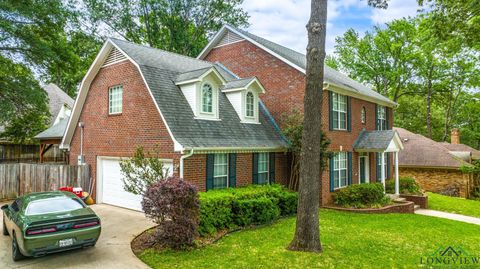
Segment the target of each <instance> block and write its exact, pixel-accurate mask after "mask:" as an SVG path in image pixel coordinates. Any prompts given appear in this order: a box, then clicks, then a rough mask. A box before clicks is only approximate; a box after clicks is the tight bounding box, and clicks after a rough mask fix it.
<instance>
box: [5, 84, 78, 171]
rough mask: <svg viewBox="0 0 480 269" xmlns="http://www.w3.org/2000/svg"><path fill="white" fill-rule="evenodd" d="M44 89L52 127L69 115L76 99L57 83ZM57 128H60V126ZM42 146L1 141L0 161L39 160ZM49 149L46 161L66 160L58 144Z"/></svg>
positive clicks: (45, 155) (45, 154)
mask: <svg viewBox="0 0 480 269" xmlns="http://www.w3.org/2000/svg"><path fill="white" fill-rule="evenodd" d="M43 90H44V91H45V92H46V93H47V98H48V106H49V111H50V115H51V118H50V128H53V126H55V125H57V124H58V123H59V122H60V121H61V119H64V118H66V117H68V116H69V114H70V112H69V111H70V110H71V108H72V107H73V103H74V100H73V99H72V98H71V97H70V96H68V94H66V93H65V92H64V91H62V90H61V89H60V88H59V87H58V86H57V85H55V84H48V85H46V86H45V87H43ZM50 128H49V129H50ZM55 128H58V126H56V127H55ZM49 129H47V130H46V131H45V132H47V131H48V130H49ZM2 130H3V127H2V126H0V132H2ZM42 134H43V132H42ZM62 136H63V133H62V134H61V135H60V137H59V138H60V139H61V137H62ZM57 139H58V137H57ZM41 148H42V145H37V144H33V143H32V144H16V143H12V142H10V141H0V162H38V161H39V160H41V159H42V157H40V156H41V155H42V154H40V155H39V152H41ZM48 149H49V150H48V151H45V152H44V153H43V157H44V159H45V160H46V161H51V162H52V161H53V162H62V161H65V155H64V153H63V152H62V151H61V150H59V148H58V145H57V146H54V147H49V148H48Z"/></svg>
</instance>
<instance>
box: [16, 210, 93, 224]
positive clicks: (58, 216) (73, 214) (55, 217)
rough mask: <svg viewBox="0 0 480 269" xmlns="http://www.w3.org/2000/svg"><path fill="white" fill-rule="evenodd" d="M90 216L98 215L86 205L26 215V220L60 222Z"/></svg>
mask: <svg viewBox="0 0 480 269" xmlns="http://www.w3.org/2000/svg"><path fill="white" fill-rule="evenodd" d="M89 217H97V215H96V214H95V212H93V210H92V209H91V208H89V207H85V208H81V209H77V210H72V211H66V212H59V213H49V214H41V215H30V216H25V220H26V222H27V223H28V224H40V223H48V222H59V221H65V220H73V219H82V218H89Z"/></svg>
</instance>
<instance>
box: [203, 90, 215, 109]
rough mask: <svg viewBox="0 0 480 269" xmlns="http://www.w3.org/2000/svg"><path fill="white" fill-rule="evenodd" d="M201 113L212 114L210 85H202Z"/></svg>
mask: <svg viewBox="0 0 480 269" xmlns="http://www.w3.org/2000/svg"><path fill="white" fill-rule="evenodd" d="M202 112H204V113H212V112H213V89H212V86H210V84H203V87H202Z"/></svg>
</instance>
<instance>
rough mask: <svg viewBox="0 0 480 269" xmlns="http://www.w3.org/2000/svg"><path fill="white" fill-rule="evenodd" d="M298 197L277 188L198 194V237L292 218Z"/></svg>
mask: <svg viewBox="0 0 480 269" xmlns="http://www.w3.org/2000/svg"><path fill="white" fill-rule="evenodd" d="M297 200H298V194H297V193H296V192H291V191H289V190H287V189H285V188H284V187H282V186H280V185H276V184H274V185H251V186H247V187H240V188H229V189H223V190H212V191H208V192H202V193H200V226H199V229H198V230H199V233H200V235H202V236H204V235H208V234H212V233H215V232H216V231H218V230H221V229H231V228H235V227H245V226H249V225H251V224H262V223H268V222H271V221H273V220H275V219H277V218H278V217H279V216H287V215H292V214H295V213H296V211H297Z"/></svg>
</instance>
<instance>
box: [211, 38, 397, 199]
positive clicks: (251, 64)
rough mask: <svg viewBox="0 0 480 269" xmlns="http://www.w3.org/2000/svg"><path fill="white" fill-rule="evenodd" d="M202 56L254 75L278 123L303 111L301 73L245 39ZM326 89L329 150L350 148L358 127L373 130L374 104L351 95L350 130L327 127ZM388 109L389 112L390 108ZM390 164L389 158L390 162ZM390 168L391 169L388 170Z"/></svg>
mask: <svg viewBox="0 0 480 269" xmlns="http://www.w3.org/2000/svg"><path fill="white" fill-rule="evenodd" d="M205 60H207V61H211V62H217V61H218V62H220V63H222V64H223V65H225V66H226V67H227V68H229V69H230V70H232V71H233V72H234V73H236V74H237V75H239V76H240V77H248V76H256V77H257V78H258V79H259V80H260V82H261V83H262V84H263V86H264V87H265V91H266V93H265V94H263V95H261V96H260V98H261V99H262V101H263V102H264V103H265V105H266V106H267V108H268V110H269V111H270V113H271V114H272V116H273V117H274V118H275V120H276V121H277V122H278V123H279V125H280V126H282V115H285V114H288V113H291V112H292V111H293V110H297V111H300V112H303V98H304V89H305V75H304V74H303V73H301V72H300V71H298V70H297V69H295V68H293V67H291V66H289V65H287V64H286V63H284V62H283V61H281V60H279V59H278V58H276V57H274V56H272V55H271V54H269V53H268V52H266V51H264V50H263V49H261V48H259V47H257V46H255V45H254V44H252V43H250V42H248V41H241V42H236V43H233V44H230V45H226V46H221V47H218V48H214V49H212V50H211V51H210V53H209V54H208V55H207V56H206V58H205ZM362 107H365V109H366V123H365V124H362V123H361V118H360V113H361V109H362ZM328 110H329V105H328V91H324V94H323V113H322V117H323V124H324V126H323V129H324V130H325V131H326V134H327V136H328V137H329V138H330V139H331V145H330V147H329V150H331V151H339V150H340V146H341V147H342V150H343V151H353V149H352V146H353V143H354V142H355V140H356V139H357V137H358V134H359V133H360V131H361V130H362V129H363V128H365V129H367V130H375V113H376V111H375V104H374V103H371V102H368V101H364V100H360V99H356V98H353V97H352V98H351V111H352V117H351V118H352V119H351V121H352V131H351V132H348V131H329V128H328V123H329V120H328V112H329V111H328ZM390 112H392V111H391V110H390ZM389 115H390V121H389V122H390V125H392V123H393V113H389ZM352 159H353V160H352V166H353V172H352V176H353V182H354V183H358V153H356V152H354V153H353V158H352ZM391 163H392V164H393V161H392V162H391ZM375 171H376V170H375V155H374V154H370V181H371V182H372V181H374V179H375V178H376V175H375ZM391 171H393V169H392V170H391ZM328 175H329V174H328V170H327V171H326V173H325V174H324V175H323V177H322V178H323V184H322V186H323V191H322V192H323V193H322V201H323V202H322V203H323V204H325V203H328V202H331V194H330V191H329V190H330V187H329V185H330V183H329V180H328V179H329V176H328Z"/></svg>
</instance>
